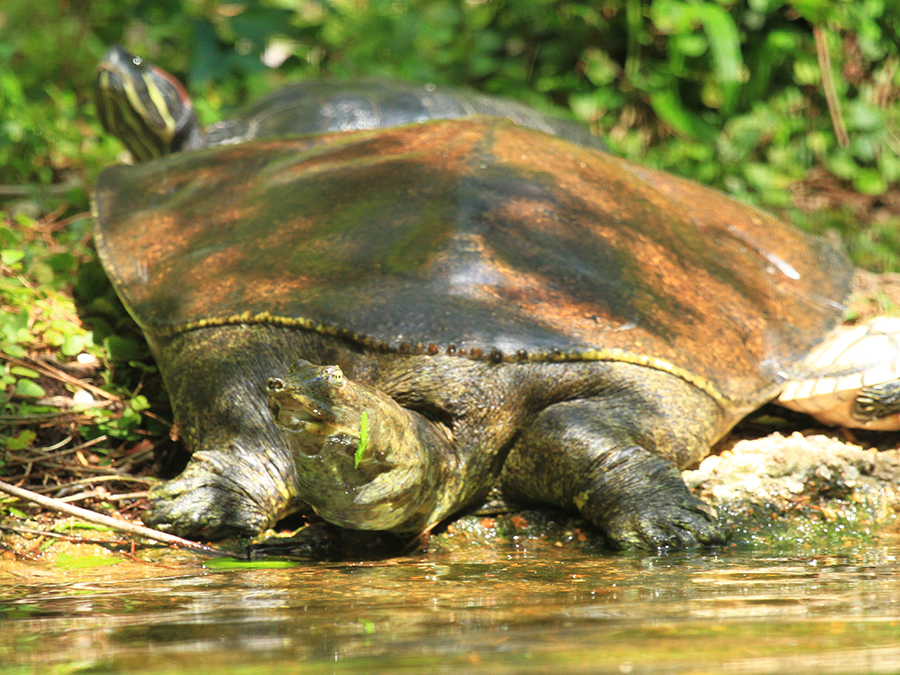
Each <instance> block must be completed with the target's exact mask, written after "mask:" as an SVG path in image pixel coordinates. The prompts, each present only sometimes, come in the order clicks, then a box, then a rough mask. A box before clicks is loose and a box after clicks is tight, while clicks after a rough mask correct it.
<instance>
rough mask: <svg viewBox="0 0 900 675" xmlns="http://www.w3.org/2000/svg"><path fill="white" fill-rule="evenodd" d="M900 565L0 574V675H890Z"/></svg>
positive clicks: (222, 568)
mask: <svg viewBox="0 0 900 675" xmlns="http://www.w3.org/2000/svg"><path fill="white" fill-rule="evenodd" d="M898 556H900V547H897V546H894V545H885V544H878V545H868V546H865V547H861V546H860V547H852V546H846V547H841V548H838V549H835V550H833V551H830V552H826V553H822V552H819V553H818V554H817V555H815V556H811V555H810V556H806V555H802V554H792V555H788V556H775V555H772V554H771V553H768V554H767V553H761V552H758V551H756V552H753V551H743V552H741V551H729V552H719V553H702V554H701V553H687V554H685V553H679V554H672V555H657V556H646V555H641V556H638V555H613V554H607V555H603V554H600V555H598V554H596V553H587V552H585V551H580V550H577V549H571V550H570V547H564V548H562V549H558V550H550V551H540V552H539V553H533V552H529V551H527V550H510V551H498V550H496V549H494V550H491V551H488V552H485V551H480V552H471V551H470V552H464V553H443V554H440V553H433V554H427V555H425V556H420V557H412V558H405V559H396V560H391V561H382V562H375V563H364V564H346V563H341V564H335V563H302V564H291V565H289V566H264V567H258V566H257V567H253V566H249V567H246V566H232V565H229V564H228V563H210V564H209V565H200V564H197V563H196V562H191V561H188V562H187V563H182V564H179V565H174V566H172V565H171V564H170V566H169V567H157V566H153V565H147V564H143V565H140V564H136V563H133V562H129V561H127V560H123V561H122V562H119V563H118V564H116V565H113V566H110V567H103V568H88V569H82V570H77V569H68V570H66V569H60V568H59V567H58V566H57V567H56V568H53V569H50V568H46V567H42V566H41V565H36V564H28V565H24V564H15V565H13V564H11V563H10V564H5V563H4V564H2V565H0V673H2V674H3V675H7V674H12V673H15V674H17V675H18V674H19V673H73V672H77V673H270V674H275V675H278V674H280V673H491V674H493V673H498V674H505V673H707V672H708V673H721V672H728V673H791V674H792V675H798V674H803V673H816V674H817V675H821V674H824V673H895V672H900V562H898Z"/></svg>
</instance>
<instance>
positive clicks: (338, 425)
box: [266, 361, 438, 532]
mask: <svg viewBox="0 0 900 675" xmlns="http://www.w3.org/2000/svg"><path fill="white" fill-rule="evenodd" d="M266 387H267V389H268V393H269V406H270V408H271V410H272V415H273V417H274V420H275V424H276V425H277V426H278V427H279V428H280V429H281V430H282V432H283V433H284V436H285V438H286V439H287V442H288V444H289V445H290V448H291V450H292V451H293V455H294V460H295V462H296V463H297V474H298V476H299V481H300V484H301V490H300V497H301V499H303V501H305V502H307V503H308V504H309V505H310V506H312V507H313V509H315V511H316V513H318V514H319V515H320V516H322V518H324V519H325V520H327V521H329V522H331V523H334V524H335V525H340V526H341V527H348V528H352V529H360V530H393V531H396V532H410V531H416V530H418V531H421V530H423V529H425V527H426V526H427V525H430V524H432V522H431V518H432V515H433V512H434V500H435V494H436V493H437V491H438V486H437V484H436V483H437V476H436V475H435V473H436V470H435V468H434V466H433V464H434V463H433V462H432V461H431V459H432V455H431V449H430V436H429V432H428V431H427V430H426V431H425V432H424V433H423V432H422V431H421V430H420V428H419V427H420V423H419V422H418V421H417V420H416V417H415V414H414V413H412V412H410V411H409V410H406V409H405V408H403V407H401V406H400V405H399V404H398V403H396V402H395V401H394V400H393V399H391V398H390V397H388V396H386V395H385V394H383V393H382V392H380V391H378V390H377V389H375V388H373V387H369V386H367V385H364V384H360V383H357V382H353V381H351V380H349V379H347V378H346V377H345V376H344V374H343V372H342V371H341V369H340V368H339V367H338V366H334V365H332V366H317V365H314V364H312V363H309V362H308V361H299V362H298V363H296V364H294V366H293V367H292V368H291V369H290V371H289V372H288V373H287V375H284V376H282V377H273V378H271V379H269V381H268V383H267V385H266ZM426 424H428V423H427V422H426Z"/></svg>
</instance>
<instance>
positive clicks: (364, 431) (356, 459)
mask: <svg viewBox="0 0 900 675" xmlns="http://www.w3.org/2000/svg"><path fill="white" fill-rule="evenodd" d="M368 444H369V415H368V413H366V411H365V410H363V412H362V415H360V418H359V445H357V446H356V454H355V455H353V468H354V469H356V468H359V463H360V462H361V461H362V458H363V455H364V454H365V452H366V446H367V445H368Z"/></svg>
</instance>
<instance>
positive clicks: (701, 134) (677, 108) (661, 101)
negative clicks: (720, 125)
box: [650, 87, 716, 141]
mask: <svg viewBox="0 0 900 675" xmlns="http://www.w3.org/2000/svg"><path fill="white" fill-rule="evenodd" d="M650 105H651V106H653V110H654V111H655V112H656V114H657V115H659V117H660V119H662V120H663V121H664V122H665V123H666V124H668V125H669V126H670V127H672V128H673V129H675V131H677V132H678V133H680V134H684V135H685V136H693V137H695V138H700V139H703V140H706V141H712V140H713V139H714V138H715V135H716V132H715V129H713V127H712V126H711V125H710V124H708V123H707V122H706V121H705V120H704V119H703V118H702V117H700V116H699V115H696V114H694V113H692V112H691V111H689V110H688V109H687V108H685V107H684V106H683V105H682V104H681V98H680V97H679V96H678V92H677V91H676V90H675V89H674V88H673V87H669V88H667V89H661V90H659V91H655V92H653V93H652V94H650Z"/></svg>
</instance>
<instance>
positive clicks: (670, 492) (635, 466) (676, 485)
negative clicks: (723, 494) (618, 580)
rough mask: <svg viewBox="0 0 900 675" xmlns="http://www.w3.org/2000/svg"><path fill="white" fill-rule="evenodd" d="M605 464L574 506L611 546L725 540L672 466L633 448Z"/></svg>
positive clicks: (669, 545) (653, 546) (718, 542)
mask: <svg viewBox="0 0 900 675" xmlns="http://www.w3.org/2000/svg"><path fill="white" fill-rule="evenodd" d="M604 460H605V464H606V466H605V467H604V471H603V472H602V473H601V474H600V476H599V477H598V479H597V481H596V482H595V483H594V485H593V487H592V489H590V490H589V491H586V492H585V493H582V496H581V498H580V499H579V498H576V502H581V512H582V514H584V515H585V516H586V517H587V518H589V519H590V520H592V521H593V522H594V523H596V524H597V525H599V526H600V527H601V528H603V530H604V532H605V533H606V536H607V537H608V539H609V540H610V543H611V544H612V545H613V546H615V547H616V548H639V549H661V548H677V549H684V548H698V547H702V546H718V545H721V544H724V543H725V542H726V541H727V540H728V533H727V532H726V531H725V530H723V529H722V528H721V527H720V526H719V524H718V521H717V516H716V511H715V509H714V508H712V507H711V506H709V505H708V504H706V503H705V502H703V501H701V500H700V499H697V498H696V497H695V496H694V495H693V494H691V492H690V490H688V488H687V486H686V485H685V484H684V481H683V480H682V478H681V472H680V471H679V470H678V469H677V468H676V467H675V465H674V464H672V463H671V462H669V461H667V460H664V459H662V458H661V457H658V456H657V455H655V454H653V453H651V452H648V451H647V450H644V449H643V448H639V447H636V446H632V447H629V448H625V449H623V450H619V451H616V452H613V453H610V455H609V456H607V457H605V458H604Z"/></svg>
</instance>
